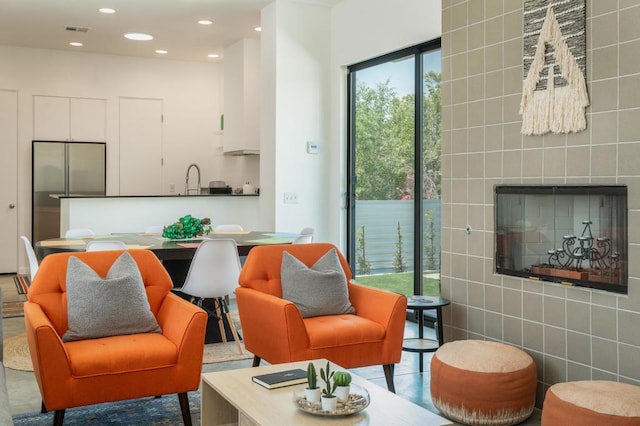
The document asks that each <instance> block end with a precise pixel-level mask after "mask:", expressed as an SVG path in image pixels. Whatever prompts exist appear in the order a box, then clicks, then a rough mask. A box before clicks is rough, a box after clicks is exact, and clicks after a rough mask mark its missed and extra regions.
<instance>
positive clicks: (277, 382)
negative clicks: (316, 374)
mask: <svg viewBox="0 0 640 426" xmlns="http://www.w3.org/2000/svg"><path fill="white" fill-rule="evenodd" d="M251 380H253V381H254V382H256V383H257V384H259V385H261V386H264V387H265V388H267V389H276V388H281V387H284V386H292V385H298V384H300V383H307V372H306V371H305V370H302V369H300V368H296V369H293V370H285V371H278V372H277V373H269V374H259V375H257V376H253V377H252V378H251Z"/></svg>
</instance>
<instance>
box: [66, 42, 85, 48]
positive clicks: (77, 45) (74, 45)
mask: <svg viewBox="0 0 640 426" xmlns="http://www.w3.org/2000/svg"><path fill="white" fill-rule="evenodd" d="M69 46H73V47H82V46H83V44H82V43H80V42H79V41H72V42H70V43H69Z"/></svg>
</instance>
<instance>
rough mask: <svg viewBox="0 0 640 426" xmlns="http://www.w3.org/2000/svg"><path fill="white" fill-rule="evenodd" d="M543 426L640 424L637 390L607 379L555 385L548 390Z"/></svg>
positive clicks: (543, 413)
mask: <svg viewBox="0 0 640 426" xmlns="http://www.w3.org/2000/svg"><path fill="white" fill-rule="evenodd" d="M542 424H543V425H547V426H555V425H568V424H573V425H580V426H601V425H616V426H631V425H634V426H638V425H640V387H638V386H634V385H630V384H627V383H619V382H612V381H606V380H595V381H591V380H584V381H579V382H568V383H556V384H555V385H553V386H551V387H550V388H549V390H547V394H546V396H545V398H544V404H543V406H542Z"/></svg>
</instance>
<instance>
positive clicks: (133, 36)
mask: <svg viewBox="0 0 640 426" xmlns="http://www.w3.org/2000/svg"><path fill="white" fill-rule="evenodd" d="M124 37H125V38H128V39H129V40H136V41H149V40H153V36H152V35H151V34H145V33H126V34H125V35H124Z"/></svg>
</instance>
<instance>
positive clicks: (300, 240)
mask: <svg viewBox="0 0 640 426" xmlns="http://www.w3.org/2000/svg"><path fill="white" fill-rule="evenodd" d="M311 241H313V234H311V235H300V236H299V237H297V238H296V239H295V240H293V244H309V243H310V242H311Z"/></svg>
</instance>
